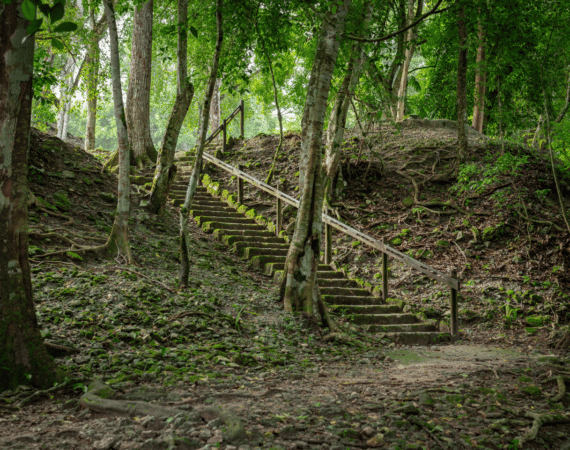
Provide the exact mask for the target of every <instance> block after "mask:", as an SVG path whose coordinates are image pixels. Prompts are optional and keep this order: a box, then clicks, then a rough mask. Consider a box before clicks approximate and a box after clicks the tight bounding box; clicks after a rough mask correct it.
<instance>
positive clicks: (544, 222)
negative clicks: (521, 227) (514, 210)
mask: <svg viewBox="0 0 570 450" xmlns="http://www.w3.org/2000/svg"><path fill="white" fill-rule="evenodd" d="M519 212H521V213H522V211H519ZM521 215H522V216H523V218H524V219H525V220H527V221H528V222H530V223H536V224H537V225H548V226H549V227H554V228H556V229H557V230H558V231H564V228H562V227H560V226H558V225H556V224H555V223H554V222H551V221H550V220H539V219H532V218H530V217H529V216H528V214H527V213H526V211H525V212H524V213H523V214H521Z"/></svg>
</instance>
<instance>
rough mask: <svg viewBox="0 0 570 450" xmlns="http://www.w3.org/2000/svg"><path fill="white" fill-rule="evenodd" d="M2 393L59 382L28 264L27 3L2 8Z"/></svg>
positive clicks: (30, 56)
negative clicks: (40, 321) (41, 326)
mask: <svg viewBox="0 0 570 450" xmlns="http://www.w3.org/2000/svg"><path fill="white" fill-rule="evenodd" d="M0 23H1V24H2V26H1V27H0V130H2V137H1V139H0V224H2V226H0V242H1V243H2V244H1V245H0V392H2V391H4V390H7V389H14V388H15V387H17V386H18V385H20V384H29V383H31V384H33V385H35V386H37V387H40V388H47V387H50V386H53V383H54V382H55V381H59V376H58V372H57V368H56V365H55V364H54V362H53V360H52V359H51V358H50V357H49V355H48V354H47V351H46V349H45V346H44V345H43V343H42V338H41V334H40V330H39V327H38V323H37V319H36V312H35V309H34V302H33V298H32V281H31V276H30V264H29V260H28V207H27V198H28V158H27V153H28V147H29V140H30V123H31V112H32V78H33V69H34V41H35V39H34V35H31V36H29V35H28V33H27V32H26V27H27V26H28V25H29V22H28V21H27V20H25V19H24V18H23V14H22V0H15V1H14V2H13V3H11V4H0Z"/></svg>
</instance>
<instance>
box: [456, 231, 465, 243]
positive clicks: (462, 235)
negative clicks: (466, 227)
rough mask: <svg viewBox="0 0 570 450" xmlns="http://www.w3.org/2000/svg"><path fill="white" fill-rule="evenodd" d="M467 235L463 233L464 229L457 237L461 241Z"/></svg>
mask: <svg viewBox="0 0 570 450" xmlns="http://www.w3.org/2000/svg"><path fill="white" fill-rule="evenodd" d="M464 237H465V236H464V234H463V231H460V232H459V233H457V237H456V238H455V240H456V241H460V240H461V239H463V238H464Z"/></svg>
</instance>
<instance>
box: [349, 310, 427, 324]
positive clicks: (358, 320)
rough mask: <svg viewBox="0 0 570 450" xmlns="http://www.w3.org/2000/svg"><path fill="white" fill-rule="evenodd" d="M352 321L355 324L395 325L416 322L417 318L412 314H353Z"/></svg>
mask: <svg viewBox="0 0 570 450" xmlns="http://www.w3.org/2000/svg"><path fill="white" fill-rule="evenodd" d="M353 319H354V323H355V324H357V325H372V324H374V325H384V324H385V325H395V324H402V323H405V324H412V323H417V322H418V318H417V317H416V316H414V315H413V314H404V313H396V314H355V315H354V316H353Z"/></svg>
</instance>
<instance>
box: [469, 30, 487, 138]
mask: <svg viewBox="0 0 570 450" xmlns="http://www.w3.org/2000/svg"><path fill="white" fill-rule="evenodd" d="M477 38H478V39H479V47H477V62H476V64H477V65H476V68H475V106H474V107H473V125H472V127H473V128H474V129H475V130H477V131H478V132H479V133H482V132H483V121H484V119H485V91H486V88H487V86H486V81H487V71H486V70H485V67H484V65H485V44H486V42H485V29H484V28H483V24H482V23H481V19H479V24H478V26H477Z"/></svg>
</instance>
